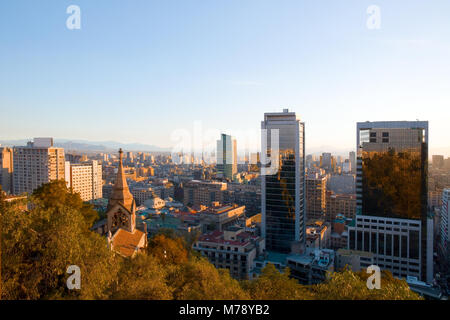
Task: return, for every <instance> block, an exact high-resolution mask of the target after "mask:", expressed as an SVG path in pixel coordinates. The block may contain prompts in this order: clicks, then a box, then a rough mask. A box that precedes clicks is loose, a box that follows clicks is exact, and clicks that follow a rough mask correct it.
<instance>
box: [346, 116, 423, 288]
mask: <svg viewBox="0 0 450 320" xmlns="http://www.w3.org/2000/svg"><path fill="white" fill-rule="evenodd" d="M427 171H428V122H427V121H412V122H408V121H393V122H362V123H358V124H357V177H356V193H357V207H356V210H357V216H356V222H355V226H354V228H350V234H349V248H350V249H353V250H362V251H369V252H372V253H374V254H375V260H376V264H377V265H378V266H380V267H381V269H387V270H390V271H391V272H392V273H393V274H394V275H395V276H397V277H402V278H406V277H407V276H415V277H417V278H419V279H422V280H427V281H428V280H430V275H431V277H432V271H431V270H432V234H431V235H430V234H429V233H430V232H429V230H430V226H429V223H430V221H429V219H428V215H427V213H428V211H427V193H428V192H427ZM430 241H431V242H430ZM430 255H431V266H430ZM430 268H431V269H430ZM430 272H431V273H430Z"/></svg>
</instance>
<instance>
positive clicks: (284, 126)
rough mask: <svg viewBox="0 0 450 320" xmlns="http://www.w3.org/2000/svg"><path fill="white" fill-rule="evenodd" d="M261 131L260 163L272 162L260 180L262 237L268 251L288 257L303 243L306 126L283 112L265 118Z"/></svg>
mask: <svg viewBox="0 0 450 320" xmlns="http://www.w3.org/2000/svg"><path fill="white" fill-rule="evenodd" d="M261 129H262V135H261V137H262V144H261V147H262V149H261V150H262V163H264V161H265V159H271V160H270V163H269V164H268V165H270V167H271V170H268V172H266V174H263V175H262V179H261V190H262V195H261V200H262V203H261V210H262V235H263V237H264V238H265V239H266V249H267V250H269V251H276V252H280V253H289V252H290V251H291V246H292V243H293V242H294V241H297V242H304V240H305V236H304V235H305V221H304V220H305V192H304V190H305V125H304V123H303V122H300V120H299V119H298V118H297V117H296V115H295V112H289V111H288V110H287V109H285V110H284V111H283V112H280V113H266V114H264V121H262V123H261ZM277 138H278V139H277ZM277 144H278V146H277ZM265 147H266V148H265ZM264 152H266V153H264ZM265 156H266V157H265ZM262 172H263V171H262Z"/></svg>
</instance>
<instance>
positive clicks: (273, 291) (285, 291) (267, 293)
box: [243, 263, 312, 300]
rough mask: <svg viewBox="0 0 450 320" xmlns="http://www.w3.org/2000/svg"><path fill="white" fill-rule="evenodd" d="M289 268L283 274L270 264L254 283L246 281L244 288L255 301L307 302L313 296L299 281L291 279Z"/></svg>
mask: <svg viewBox="0 0 450 320" xmlns="http://www.w3.org/2000/svg"><path fill="white" fill-rule="evenodd" d="M289 274H290V272H289V268H286V269H285V270H284V272H283V273H281V272H279V271H278V270H277V269H276V268H275V266H274V265H273V264H271V263H268V264H267V265H266V266H265V267H264V268H263V269H262V271H261V275H260V276H259V277H258V278H256V279H255V280H252V281H244V282H243V287H244V288H245V289H246V290H247V291H248V292H249V294H250V296H251V298H252V299H255V300H305V299H311V298H312V295H311V294H310V292H308V291H307V290H306V288H305V287H304V286H302V285H301V284H299V283H298V281H297V280H295V279H292V278H290V277H289Z"/></svg>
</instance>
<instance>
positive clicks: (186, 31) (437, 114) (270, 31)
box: [0, 0, 450, 157]
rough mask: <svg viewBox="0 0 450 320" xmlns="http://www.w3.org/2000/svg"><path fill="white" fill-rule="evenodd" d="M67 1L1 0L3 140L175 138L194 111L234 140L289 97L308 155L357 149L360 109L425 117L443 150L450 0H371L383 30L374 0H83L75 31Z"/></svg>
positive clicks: (365, 116) (365, 115) (156, 141)
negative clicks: (372, 17) (348, 1)
mask: <svg viewBox="0 0 450 320" xmlns="http://www.w3.org/2000/svg"><path fill="white" fill-rule="evenodd" d="M70 4H71V3H70V2H69V1H62V2H61V3H59V4H58V5H53V4H49V3H48V4H45V3H44V4H42V3H39V4H37V3H32V4H30V3H29V2H25V1H15V2H14V3H2V5H1V8H2V10H0V15H1V19H0V27H1V28H2V29H7V30H10V32H8V33H4V34H2V45H1V46H2V49H4V50H2V55H3V57H4V59H5V60H7V61H10V63H8V64H7V65H5V66H4V67H3V71H4V72H2V74H1V75H0V85H1V86H2V87H3V88H4V93H3V94H2V95H1V96H0V105H1V106H2V107H1V108H0V113H1V117H0V125H1V127H2V128H3V129H4V130H2V136H0V140H11V139H23V138H28V139H29V138H31V137H35V136H53V137H55V138H57V139H58V138H59V139H80V140H91V141H103V140H105V141H106V140H116V141H120V142H123V143H145V144H150V145H155V146H158V147H163V148H171V147H173V145H174V144H175V143H174V142H173V141H171V139H170V137H171V134H172V133H173V131H175V130H177V129H187V130H190V129H191V128H192V127H193V125H194V123H195V122H196V121H201V122H202V123H204V126H205V129H211V128H213V129H217V130H219V131H221V132H225V133H227V134H230V135H234V136H236V139H237V141H238V149H239V141H242V139H243V138H242V137H240V136H239V135H235V134H234V131H239V130H242V129H243V128H244V129H249V130H254V131H256V132H257V131H258V129H259V118H260V116H261V115H262V114H263V113H264V112H277V111H280V110H282V109H283V108H289V109H290V110H292V111H293V112H296V113H297V114H298V115H300V117H301V119H302V121H303V122H305V124H306V128H307V130H306V153H313V152H311V151H310V150H317V151H314V152H320V151H322V152H325V151H329V149H328V146H337V147H338V148H339V149H341V150H342V152H348V151H351V150H354V149H355V141H354V131H355V127H356V122H358V121H366V120H370V121H377V120H390V121H394V120H410V121H411V120H415V119H420V120H427V121H429V123H430V155H431V154H443V155H445V156H447V157H448V156H450V142H449V141H450V132H449V131H448V130H447V123H446V117H445V110H448V101H449V93H448V88H449V87H450V82H449V81H450V80H449V78H448V77H447V74H448V71H450V70H449V67H448V65H447V64H446V63H445V62H446V59H447V56H448V53H449V52H450V46H449V43H448V41H447V39H449V36H450V31H449V30H450V28H448V27H446V26H448V25H449V22H448V19H447V16H446V12H449V10H450V4H449V3H448V2H446V1H436V2H435V3H434V6H427V5H426V4H425V3H423V2H421V1H408V2H396V3H392V2H389V1H378V2H377V5H378V6H379V8H380V10H381V28H380V29H379V30H371V29H368V28H367V26H366V21H367V18H368V14H367V12H366V10H367V8H368V6H369V5H371V4H372V3H371V2H370V1H358V2H356V1H355V2H354V5H353V6H345V7H344V6H341V5H339V4H337V3H333V2H332V1H327V2H326V3H325V4H324V6H321V7H320V8H319V7H318V6H314V5H313V4H311V3H307V2H300V1H286V2H284V3H283V5H279V4H276V3H273V2H270V1H258V2H255V1H248V2H246V3H244V4H242V3H238V2H237V1H229V2H227V3H220V2H211V3H200V2H195V1H194V2H190V3H189V4H187V3H179V2H166V3H164V4H162V3H149V2H147V1H145V2H144V1H136V2H134V3H133V5H131V4H124V3H121V4H120V5H117V6H113V5H111V2H106V1H96V2H95V3H92V2H88V1H82V0H81V1H77V5H79V6H80V8H81V29H80V30H68V29H67V28H66V25H65V22H66V19H67V17H68V14H67V13H66V8H67V7H68V5H70ZM30 9H32V10H30ZM406 9H407V10H406ZM405 10H406V13H405ZM206 13H208V14H206ZM17 16H19V17H20V19H15V18H14V19H13V17H17ZM42 17H45V19H43V18H42ZM248 18H250V20H251V23H250V21H249V19H248ZM311 29H314V30H315V32H311ZM56 43H57V46H55V44H56ZM328 52H333V55H332V56H330V55H328ZM24 93H25V94H24ZM118 115H120V116H118ZM65 119H66V120H67V119H70V121H65ZM118 127H120V129H121V130H117V128H118ZM257 140H258V139H257ZM319 149H322V150H319Z"/></svg>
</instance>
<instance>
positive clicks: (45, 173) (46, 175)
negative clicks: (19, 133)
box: [13, 138, 65, 195]
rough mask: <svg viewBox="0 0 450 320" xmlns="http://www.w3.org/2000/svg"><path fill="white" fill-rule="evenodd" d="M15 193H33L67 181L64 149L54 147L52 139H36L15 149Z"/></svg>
mask: <svg viewBox="0 0 450 320" xmlns="http://www.w3.org/2000/svg"><path fill="white" fill-rule="evenodd" d="M13 158H14V170H13V193H14V194H16V195H18V194H22V193H32V192H33V191H34V190H35V189H37V188H39V187H40V186H41V185H42V184H44V183H48V182H50V181H53V180H64V179H65V157H64V149H63V148H56V147H53V139H52V138H35V139H34V141H33V142H28V144H27V146H21V147H14V148H13Z"/></svg>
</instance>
